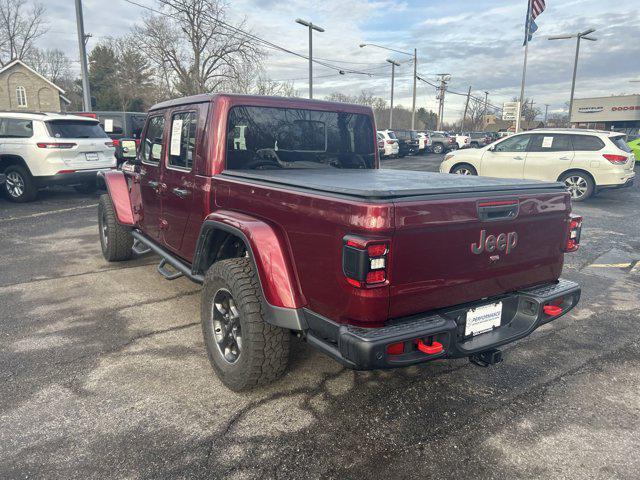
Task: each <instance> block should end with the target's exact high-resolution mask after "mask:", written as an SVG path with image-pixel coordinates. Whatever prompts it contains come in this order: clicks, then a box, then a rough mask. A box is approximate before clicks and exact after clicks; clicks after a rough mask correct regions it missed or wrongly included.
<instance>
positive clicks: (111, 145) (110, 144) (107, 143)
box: [104, 142, 116, 147]
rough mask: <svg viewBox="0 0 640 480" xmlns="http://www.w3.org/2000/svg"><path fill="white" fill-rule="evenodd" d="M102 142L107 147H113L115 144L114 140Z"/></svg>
mask: <svg viewBox="0 0 640 480" xmlns="http://www.w3.org/2000/svg"><path fill="white" fill-rule="evenodd" d="M104 144H105V145H106V146H107V147H115V146H116V142H104Z"/></svg>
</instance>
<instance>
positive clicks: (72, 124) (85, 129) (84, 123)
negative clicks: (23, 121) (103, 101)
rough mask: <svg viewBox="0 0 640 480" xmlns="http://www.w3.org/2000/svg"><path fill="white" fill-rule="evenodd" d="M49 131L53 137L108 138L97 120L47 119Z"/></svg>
mask: <svg viewBox="0 0 640 480" xmlns="http://www.w3.org/2000/svg"><path fill="white" fill-rule="evenodd" d="M46 124H47V128H48V129H49V133H50V134H51V136H52V137H55V138H109V137H108V136H107V134H106V133H104V130H102V127H101V126H100V124H99V123H98V122H91V121H88V120H49V121H48V122H46Z"/></svg>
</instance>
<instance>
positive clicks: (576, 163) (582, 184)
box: [440, 128, 636, 202]
mask: <svg viewBox="0 0 640 480" xmlns="http://www.w3.org/2000/svg"><path fill="white" fill-rule="evenodd" d="M625 139H626V136H625V135H624V134H622V133H617V132H607V131H600V130H580V129H571V128H567V129H544V128H543V129H536V130H530V131H528V132H524V133H519V134H516V135H511V136H509V137H506V138H504V139H502V140H498V141H497V142H495V143H493V144H491V145H489V146H487V147H484V148H479V149H468V150H464V151H462V150H459V151H457V152H455V153H450V154H448V155H446V156H445V157H444V161H443V162H442V163H441V164H440V172H442V173H458V174H461V175H482V176H487V177H502V178H527V179H533V180H546V181H560V182H564V184H565V185H566V186H567V189H568V190H569V192H570V193H571V197H572V199H573V200H574V201H578V202H579V201H582V200H586V199H587V198H589V197H590V196H591V195H593V193H595V192H598V191H599V190H603V189H606V188H622V187H629V186H631V185H633V180H634V177H635V175H636V174H635V172H634V171H633V168H634V165H635V157H634V155H633V153H632V152H631V149H630V148H629V146H628V145H627V143H626V141H625Z"/></svg>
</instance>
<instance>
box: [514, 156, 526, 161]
mask: <svg viewBox="0 0 640 480" xmlns="http://www.w3.org/2000/svg"><path fill="white" fill-rule="evenodd" d="M513 159H514V160H524V157H520V156H518V157H513Z"/></svg>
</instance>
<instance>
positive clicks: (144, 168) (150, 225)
mask: <svg viewBox="0 0 640 480" xmlns="http://www.w3.org/2000/svg"><path fill="white" fill-rule="evenodd" d="M164 129H165V119H164V116H162V115H156V116H153V117H150V118H149V122H147V128H146V131H145V133H144V136H143V139H142V142H141V145H140V156H141V160H142V165H141V166H140V197H141V200H142V221H141V223H142V227H143V230H144V233H145V234H147V235H148V236H149V237H151V238H153V239H154V240H160V214H161V193H162V189H161V186H162V178H161V167H160V166H161V164H162V163H161V160H162V158H163V156H164V152H165V145H164V144H165V142H164V139H165V137H166V135H165V133H164Z"/></svg>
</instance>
